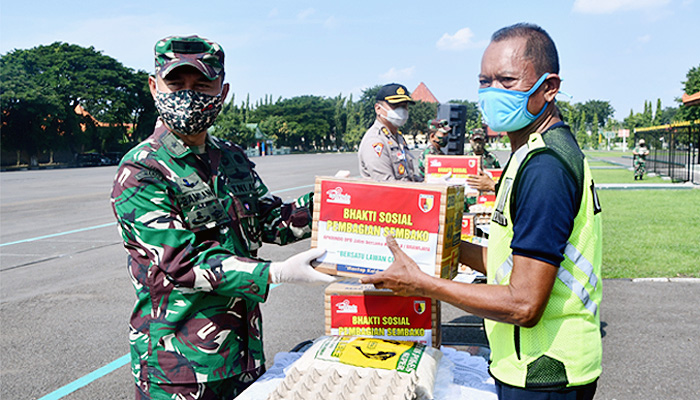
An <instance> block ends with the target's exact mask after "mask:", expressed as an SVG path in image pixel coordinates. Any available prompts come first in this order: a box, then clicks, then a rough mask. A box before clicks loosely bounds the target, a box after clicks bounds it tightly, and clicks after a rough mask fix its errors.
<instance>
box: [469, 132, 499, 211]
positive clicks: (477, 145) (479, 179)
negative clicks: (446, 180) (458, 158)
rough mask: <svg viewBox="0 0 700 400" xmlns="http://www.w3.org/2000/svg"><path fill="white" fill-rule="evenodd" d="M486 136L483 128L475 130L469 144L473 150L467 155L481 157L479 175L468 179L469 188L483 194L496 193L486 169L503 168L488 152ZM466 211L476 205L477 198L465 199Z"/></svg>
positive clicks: (493, 183) (494, 185) (494, 184)
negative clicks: (485, 172)
mask: <svg viewBox="0 0 700 400" xmlns="http://www.w3.org/2000/svg"><path fill="white" fill-rule="evenodd" d="M485 139H486V135H485V134H484V130H483V129H481V128H477V129H474V131H473V132H472V135H471V137H470V138H469V143H470V144H471V150H470V151H469V153H467V155H470V156H480V157H481V168H480V171H479V175H469V176H468V177H467V183H468V184H469V186H471V187H473V188H475V189H477V190H479V191H482V192H495V191H496V182H494V181H493V179H491V177H490V176H488V175H486V174H484V172H483V170H485V169H498V168H501V164H500V163H499V162H498V158H496V156H494V155H493V154H492V153H491V152H489V151H488V150H486V142H485ZM464 204H465V209H468V206H471V205H473V204H476V198H475V197H467V198H465V199H464Z"/></svg>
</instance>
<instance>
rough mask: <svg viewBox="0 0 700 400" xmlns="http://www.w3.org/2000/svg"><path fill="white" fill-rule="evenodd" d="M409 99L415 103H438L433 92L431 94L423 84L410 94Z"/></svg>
mask: <svg viewBox="0 0 700 400" xmlns="http://www.w3.org/2000/svg"><path fill="white" fill-rule="evenodd" d="M411 98H412V99H413V100H415V101H424V102H426V103H439V101H438V99H437V98H435V96H434V95H433V92H431V91H430V89H428V87H427V86H425V83H423V82H421V83H420V85H418V87H417V88H416V89H415V90H414V91H413V92H411Z"/></svg>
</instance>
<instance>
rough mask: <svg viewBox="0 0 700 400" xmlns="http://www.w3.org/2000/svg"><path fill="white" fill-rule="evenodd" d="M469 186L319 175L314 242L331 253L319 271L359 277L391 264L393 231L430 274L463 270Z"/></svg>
mask: <svg viewBox="0 0 700 400" xmlns="http://www.w3.org/2000/svg"><path fill="white" fill-rule="evenodd" d="M463 202H464V188H463V187H462V186H450V185H446V184H441V185H429V184H424V183H403V184H402V183H385V182H374V181H367V180H358V179H338V178H324V177H318V178H316V189H315V193H314V221H313V233H312V236H311V246H312V247H321V248H324V249H326V250H327V253H326V254H325V255H324V256H323V257H322V258H319V259H318V261H319V262H320V265H318V266H316V268H317V269H318V270H319V271H322V272H325V273H327V274H331V275H340V276H350V277H358V276H362V275H371V274H374V273H376V272H378V271H383V270H386V269H387V268H389V266H390V265H391V263H392V262H393V255H392V253H391V251H390V250H389V248H388V247H387V246H386V236H387V235H389V234H392V235H393V236H394V237H395V238H396V241H397V243H398V244H399V246H400V247H401V248H402V249H403V251H404V252H406V254H408V255H409V256H410V257H411V258H412V259H413V260H414V261H416V263H417V264H418V266H419V267H420V269H421V270H422V271H424V272H425V273H427V274H429V275H432V276H436V277H441V278H445V279H452V278H454V277H455V276H456V275H457V268H458V264H459V243H460V236H461V231H462V230H461V226H462V211H463Z"/></svg>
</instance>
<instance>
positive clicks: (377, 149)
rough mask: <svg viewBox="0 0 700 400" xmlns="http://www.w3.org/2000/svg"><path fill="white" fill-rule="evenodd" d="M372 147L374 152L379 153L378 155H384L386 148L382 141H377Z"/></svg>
mask: <svg viewBox="0 0 700 400" xmlns="http://www.w3.org/2000/svg"><path fill="white" fill-rule="evenodd" d="M372 148H373V149H374V152H375V153H377V157H381V156H382V150H384V144H383V143H381V142H377V143H375V144H373V145H372Z"/></svg>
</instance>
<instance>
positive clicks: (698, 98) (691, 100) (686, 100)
mask: <svg viewBox="0 0 700 400" xmlns="http://www.w3.org/2000/svg"><path fill="white" fill-rule="evenodd" d="M681 100H682V101H683V105H686V106H697V105H700V92H697V93H694V94H691V95H687V94H685V93H683V97H681Z"/></svg>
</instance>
